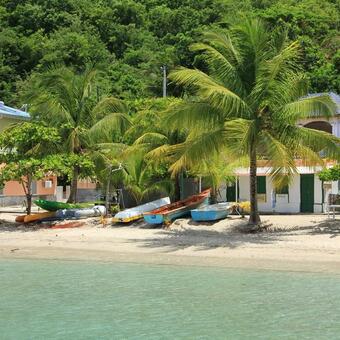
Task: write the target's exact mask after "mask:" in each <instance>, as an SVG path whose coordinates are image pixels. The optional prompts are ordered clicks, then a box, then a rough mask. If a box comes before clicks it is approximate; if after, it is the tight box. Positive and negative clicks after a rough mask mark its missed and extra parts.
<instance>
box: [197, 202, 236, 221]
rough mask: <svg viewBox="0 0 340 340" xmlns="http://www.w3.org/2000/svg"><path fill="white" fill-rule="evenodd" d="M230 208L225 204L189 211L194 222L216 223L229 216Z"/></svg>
mask: <svg viewBox="0 0 340 340" xmlns="http://www.w3.org/2000/svg"><path fill="white" fill-rule="evenodd" d="M230 209H231V206H230V205H229V204H225V203H218V204H213V205H210V206H209V205H208V206H206V207H204V208H201V209H193V210H191V218H192V219H193V220H194V221H217V220H221V219H223V218H226V217H227V216H228V215H229V212H230Z"/></svg>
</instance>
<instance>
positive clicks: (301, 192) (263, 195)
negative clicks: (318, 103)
mask: <svg viewBox="0 0 340 340" xmlns="http://www.w3.org/2000/svg"><path fill="white" fill-rule="evenodd" d="M318 95H319V94H313V96H318ZM329 96H330V97H331V99H332V100H333V101H334V102H335V103H336V105H337V114H336V115H335V117H332V118H331V119H329V120H327V119H323V118H320V117H319V118H308V119H305V120H304V121H301V122H300V124H299V125H301V126H306V127H309V128H313V129H316V130H322V131H326V132H329V133H332V134H334V135H335V136H337V137H340V96H339V95H337V94H335V93H330V94H329ZM296 163H297V164H296V165H297V170H298V174H296V175H294V177H293V179H292V182H291V184H290V185H289V186H288V187H286V188H283V189H282V190H281V191H280V192H275V190H274V188H273V185H272V182H271V179H270V176H269V173H270V168H269V167H268V166H266V164H265V162H261V161H259V162H258V165H259V167H258V169H257V175H258V181H257V193H258V206H259V210H260V212H267V213H269V212H273V213H274V212H278V213H298V212H315V213H320V212H324V211H325V208H326V204H325V202H327V198H328V195H329V194H330V193H333V194H338V193H339V189H340V188H339V183H338V182H332V183H331V184H329V185H328V186H327V185H326V186H325V185H323V184H322V182H321V181H320V180H319V178H318V176H317V173H318V172H319V171H320V170H321V167H307V166H304V164H303V162H302V161H301V160H296ZM332 165H334V163H329V164H327V166H332ZM236 176H237V181H236V182H237V184H236V183H226V185H224V186H222V187H221V188H220V200H221V201H225V200H227V201H235V200H236V199H237V200H239V201H249V198H250V197H249V186H250V183H249V168H240V169H237V171H236Z"/></svg>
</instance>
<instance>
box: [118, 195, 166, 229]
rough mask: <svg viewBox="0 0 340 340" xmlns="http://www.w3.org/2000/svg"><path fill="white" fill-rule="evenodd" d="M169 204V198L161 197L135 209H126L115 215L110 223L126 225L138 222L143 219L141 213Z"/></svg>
mask: <svg viewBox="0 0 340 340" xmlns="http://www.w3.org/2000/svg"><path fill="white" fill-rule="evenodd" d="M167 204H170V198H169V197H163V198H161V199H159V200H156V201H152V202H149V203H145V204H142V205H139V206H137V207H134V208H131V209H126V210H124V211H120V212H119V213H117V214H116V215H115V216H114V217H113V218H112V222H123V223H128V222H131V221H135V220H138V219H140V218H142V217H143V213H146V212H149V211H152V210H155V209H158V208H160V207H163V206H164V205H167Z"/></svg>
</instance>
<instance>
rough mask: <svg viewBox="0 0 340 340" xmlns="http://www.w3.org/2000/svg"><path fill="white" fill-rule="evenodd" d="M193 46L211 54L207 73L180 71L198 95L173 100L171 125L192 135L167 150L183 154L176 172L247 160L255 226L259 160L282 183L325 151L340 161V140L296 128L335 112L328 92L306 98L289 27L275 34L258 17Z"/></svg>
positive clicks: (179, 77)
mask: <svg viewBox="0 0 340 340" xmlns="http://www.w3.org/2000/svg"><path fill="white" fill-rule="evenodd" d="M192 50H194V51H196V52H198V53H202V54H203V55H204V56H205V71H202V70H198V69H188V68H179V69H177V70H175V71H173V72H172V73H171V74H170V78H171V79H172V81H173V82H174V83H176V84H178V85H181V86H183V87H184V88H185V89H186V90H187V91H188V93H189V94H192V95H193V96H192V97H191V98H189V99H188V100H186V101H185V102H184V103H183V104H179V105H178V104H177V105H174V106H173V107H172V108H171V110H170V112H169V113H168V115H167V119H166V121H165V124H166V125H167V126H171V125H172V126H173V127H176V128H178V127H183V126H185V127H187V128H188V129H190V134H189V136H188V138H187V140H186V141H185V142H184V143H182V144H180V145H177V146H174V147H172V148H170V150H169V149H168V150H166V152H167V153H168V154H177V156H176V157H175V159H177V160H176V161H175V162H174V163H173V165H172V168H171V170H172V171H173V172H178V171H181V169H183V168H184V167H192V166H195V165H196V164H197V163H199V162H201V161H202V160H205V161H209V159H212V158H213V157H215V156H216V155H218V156H222V157H225V158H229V159H230V161H234V160H235V159H236V158H239V157H240V158H242V157H245V156H246V157H247V159H248V161H249V162H248V164H249V168H250V171H249V172H250V201H251V213H250V218H249V224H251V225H258V224H260V217H259V213H258V207H257V195H256V171H257V164H258V160H259V159H263V160H267V162H268V165H270V166H271V169H272V170H271V173H270V175H271V177H272V180H273V183H274V185H275V186H277V187H279V186H282V185H284V184H286V183H287V182H288V181H289V179H290V178H291V175H292V174H294V173H296V172H297V169H296V165H295V162H294V160H295V159H296V158H301V159H304V160H305V161H306V162H308V163H309V164H317V163H323V159H322V158H321V157H320V156H319V151H321V150H324V152H326V154H327V155H328V156H329V157H331V158H339V147H338V143H339V139H338V138H336V137H335V136H332V135H330V134H327V133H325V132H322V131H316V130H311V129H308V128H305V127H299V126H298V125H297V123H298V121H299V120H300V119H303V118H306V117H309V116H311V115H314V116H321V115H323V116H326V117H329V116H331V115H332V114H334V110H335V107H334V104H333V103H332V101H331V100H330V99H329V97H328V96H327V95H321V96H318V97H309V96H307V88H308V87H307V85H308V82H307V79H306V77H305V76H304V74H302V73H301V72H300V68H299V65H298V62H299V46H298V44H297V42H289V41H288V40H287V34H286V32H283V31H282V30H281V31H279V30H277V31H273V30H269V29H267V28H266V27H265V25H264V23H263V22H261V21H260V20H257V19H252V20H244V21H243V22H242V23H240V24H238V25H235V26H233V27H231V28H230V29H229V30H227V31H220V32H208V33H206V34H204V35H203V38H202V42H201V43H197V44H194V45H193V46H192Z"/></svg>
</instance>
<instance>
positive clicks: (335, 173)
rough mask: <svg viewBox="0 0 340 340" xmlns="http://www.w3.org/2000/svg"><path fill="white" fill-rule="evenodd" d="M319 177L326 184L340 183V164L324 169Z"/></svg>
mask: <svg viewBox="0 0 340 340" xmlns="http://www.w3.org/2000/svg"><path fill="white" fill-rule="evenodd" d="M318 177H319V179H320V180H321V181H325V182H329V181H340V164H337V165H334V166H332V167H331V168H326V169H323V170H322V171H320V172H319V174H318Z"/></svg>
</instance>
